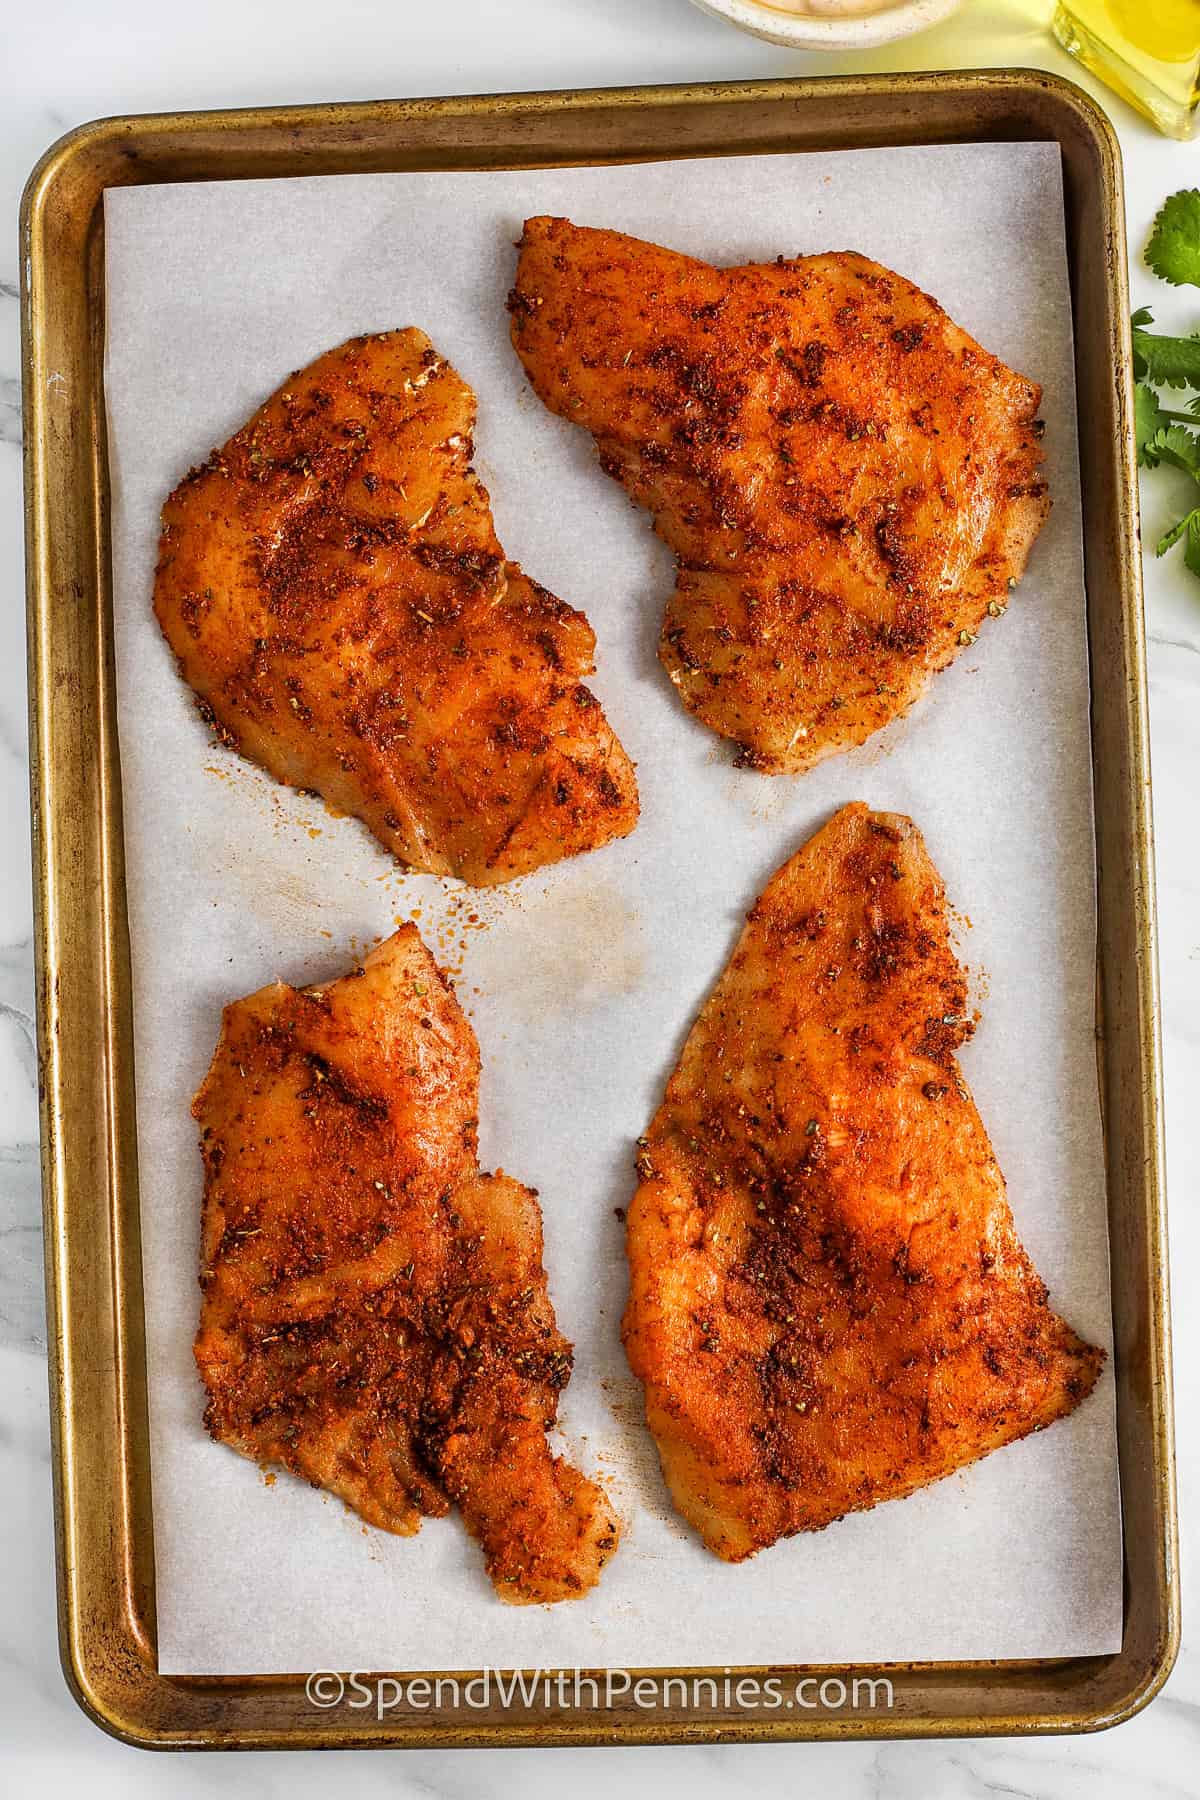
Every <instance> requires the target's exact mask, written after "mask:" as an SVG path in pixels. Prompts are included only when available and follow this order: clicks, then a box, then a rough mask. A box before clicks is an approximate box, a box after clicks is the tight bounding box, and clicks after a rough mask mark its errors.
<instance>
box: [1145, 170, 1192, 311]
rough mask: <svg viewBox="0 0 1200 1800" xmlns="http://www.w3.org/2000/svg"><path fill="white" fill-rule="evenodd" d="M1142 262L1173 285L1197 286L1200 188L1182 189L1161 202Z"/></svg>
mask: <svg viewBox="0 0 1200 1800" xmlns="http://www.w3.org/2000/svg"><path fill="white" fill-rule="evenodd" d="M1146 262H1147V264H1148V266H1149V267H1150V268H1151V269H1153V270H1154V273H1155V274H1156V275H1159V276H1161V277H1162V279H1163V280H1164V281H1169V282H1170V283H1171V284H1172V286H1174V287H1180V286H1182V285H1183V284H1184V283H1187V284H1188V285H1190V286H1191V287H1200V189H1197V188H1184V189H1182V191H1181V192H1180V193H1178V194H1172V195H1171V197H1170V199H1169V200H1166V201H1164V203H1163V206H1162V209H1161V211H1160V212H1159V215H1158V217H1157V219H1155V221H1154V230H1153V231H1152V232H1151V234H1150V242H1149V243H1148V244H1147V245H1146Z"/></svg>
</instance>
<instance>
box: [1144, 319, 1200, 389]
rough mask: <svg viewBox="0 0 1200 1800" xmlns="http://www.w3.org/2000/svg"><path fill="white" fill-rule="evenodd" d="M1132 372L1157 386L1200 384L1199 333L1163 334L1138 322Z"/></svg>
mask: <svg viewBox="0 0 1200 1800" xmlns="http://www.w3.org/2000/svg"><path fill="white" fill-rule="evenodd" d="M1133 372H1134V374H1135V375H1136V376H1137V378H1138V380H1139V381H1150V382H1153V384H1154V386H1155V387H1174V388H1182V387H1194V388H1200V337H1160V336H1159V335H1158V334H1157V333H1156V332H1149V331H1145V330H1143V329H1142V327H1141V326H1139V325H1135V326H1134V328H1133Z"/></svg>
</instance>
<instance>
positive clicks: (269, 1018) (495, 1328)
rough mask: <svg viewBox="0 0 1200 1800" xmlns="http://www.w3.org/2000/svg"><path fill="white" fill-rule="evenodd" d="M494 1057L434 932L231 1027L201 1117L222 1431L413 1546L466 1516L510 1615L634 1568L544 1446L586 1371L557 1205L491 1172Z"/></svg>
mask: <svg viewBox="0 0 1200 1800" xmlns="http://www.w3.org/2000/svg"><path fill="white" fill-rule="evenodd" d="M478 1096H479V1048H478V1045H477V1043H476V1041H475V1034H474V1032H473V1031H472V1030H471V1027H470V1025H469V1024H468V1022H467V1020H466V1018H465V1017H464V1016H463V1013H462V1010H461V1008H460V1007H459V1005H458V1002H457V1000H456V999H455V997H454V993H453V990H452V988H451V987H450V985H449V983H448V982H447V981H446V980H445V979H444V977H443V976H442V974H441V971H440V970H439V969H438V967H437V965H436V963H435V962H434V961H433V958H432V957H431V956H430V954H429V952H428V951H427V950H426V948H425V946H424V944H423V943H422V942H421V939H420V937H419V935H418V933H417V931H416V928H415V927H414V926H412V925H406V926H404V927H402V928H401V930H399V931H398V932H396V933H395V935H394V936H393V937H391V938H389V939H388V940H387V942H386V943H384V944H382V945H380V947H379V948H378V949H377V950H375V951H373V952H372V954H371V955H370V956H368V958H367V960H366V963H365V964H364V966H363V967H362V968H360V969H355V970H354V971H352V973H350V974H349V975H346V976H344V977H343V978H342V979H341V980H340V981H335V982H333V983H331V984H330V985H328V986H324V987H312V988H305V989H303V990H297V989H295V988H291V987H287V986H286V985H285V984H284V983H283V982H276V983H275V984H274V985H273V986H271V987H266V988H263V989H262V990H261V991H260V992H259V993H257V994H251V995H250V996H249V997H248V998H247V999H244V1000H237V1001H235V1002H234V1003H233V1004H232V1005H231V1006H228V1007H226V1009H225V1017H224V1023H223V1027H222V1031H221V1038H220V1042H219V1044H218V1045H217V1050H216V1054H215V1056H214V1058H213V1062H212V1066H211V1068H210V1069H209V1072H208V1074H207V1076H206V1077H205V1080H204V1084H203V1086H202V1087H201V1089H200V1091H199V1093H198V1094H197V1095H196V1099H195V1103H194V1105H193V1109H192V1110H193V1112H194V1113H195V1116H196V1118H197V1120H198V1121H199V1123H200V1128H201V1131H200V1138H201V1149H202V1152H203V1158H204V1172H205V1190H204V1214H203V1242H202V1261H201V1277H200V1285H201V1289H202V1292H203V1306H202V1312H201V1320H200V1328H199V1331H198V1333H197V1336H196V1344H195V1353H196V1362H197V1365H198V1367H199V1370H200V1374H201V1376H202V1378H203V1380H204V1383H205V1385H206V1387H207V1390H208V1409H207V1412H206V1414H205V1423H206V1424H207V1426H208V1429H209V1431H210V1432H211V1433H212V1435H213V1436H214V1437H215V1438H217V1439H219V1440H220V1441H221V1442H223V1443H226V1444H229V1445H230V1446H231V1447H232V1448H233V1449H235V1450H239V1451H241V1453H242V1454H243V1455H244V1456H249V1457H252V1458H253V1459H254V1460H255V1461H256V1462H259V1463H263V1464H268V1463H276V1464H280V1465H282V1466H283V1467H284V1468H285V1469H289V1470H291V1471H292V1472H293V1473H294V1474H296V1475H301V1476H304V1477H305V1478H306V1479H307V1480H309V1481H310V1482H312V1483H313V1484H314V1485H315V1486H317V1487H322V1488H326V1489H328V1491H329V1492H330V1493H332V1494H336V1495H338V1496H340V1498H341V1499H343V1500H344V1501H345V1502H346V1504H347V1505H348V1506H351V1507H353V1508H354V1510H355V1511H356V1512H358V1513H360V1514H361V1515H362V1517H363V1518H364V1519H366V1520H367V1521H368V1522H369V1523H370V1524H372V1525H377V1526H380V1527H381V1528H382V1529H383V1530H385V1531H394V1532H400V1533H402V1534H411V1533H413V1532H415V1531H416V1530H417V1529H418V1528H419V1526H420V1523H421V1519H422V1517H423V1516H425V1515H440V1514H444V1513H446V1512H447V1511H448V1510H449V1508H450V1506H451V1504H452V1503H453V1504H454V1505H455V1506H457V1507H458V1509H459V1510H460V1512H461V1513H462V1516H463V1519H464V1521H465V1523H466V1525H467V1528H468V1530H469V1531H470V1532H471V1534H472V1536H474V1537H475V1538H477V1539H478V1540H479V1543H480V1545H481V1546H482V1549H483V1552H484V1556H485V1557H486V1560H487V1569H488V1573H489V1575H490V1576H491V1578H492V1581H493V1582H494V1583H495V1586H496V1591H497V1593H498V1594H499V1596H500V1597H501V1599H503V1600H507V1601H511V1602H514V1603H524V1602H532V1601H550V1600H562V1599H569V1598H571V1597H573V1596H576V1595H579V1594H581V1593H583V1592H584V1591H585V1590H586V1589H588V1588H590V1587H591V1586H592V1585H593V1584H594V1583H595V1582H596V1580H597V1578H598V1577H599V1574H600V1570H601V1568H602V1567H603V1565H604V1563H605V1561H606V1560H607V1558H608V1557H609V1556H610V1555H611V1553H612V1551H613V1549H614V1548H615V1547H616V1543H617V1536H618V1528H617V1522H616V1515H615V1514H614V1512H613V1511H612V1508H611V1507H610V1506H609V1503H608V1500H607V1499H606V1497H605V1495H604V1494H603V1493H602V1491H601V1490H600V1488H599V1487H597V1485H596V1484H595V1483H594V1482H592V1481H590V1480H589V1479H588V1478H587V1477H586V1476H585V1475H582V1474H581V1473H580V1472H579V1471H578V1470H577V1469H574V1468H572V1467H571V1466H570V1464H568V1463H566V1462H564V1461H562V1460H561V1459H560V1458H558V1457H555V1456H554V1455H552V1453H551V1451H550V1448H549V1445H548V1444H547V1441H546V1432H547V1430H548V1429H549V1428H550V1427H551V1426H552V1425H553V1424H554V1421H555V1416H556V1412H557V1406H558V1396H559V1393H560V1392H561V1390H562V1389H563V1388H564V1387H565V1386H566V1384H567V1382H568V1380H569V1379H570V1374H571V1346H570V1344H569V1343H568V1342H567V1341H566V1339H565V1338H564V1337H563V1336H562V1334H561V1333H560V1332H559V1330H558V1327H557V1325H556V1323H555V1318H554V1308H553V1306H552V1304H551V1301H550V1297H549V1294H548V1292H547V1286H546V1271H545V1269H544V1268H543V1266H542V1221H541V1213H540V1210H539V1207H538V1203H537V1196H536V1194H535V1193H534V1192H533V1190H532V1189H530V1188H527V1187H522V1186H521V1184H520V1183H519V1182H517V1181H514V1180H512V1179H511V1178H510V1177H509V1176H507V1175H503V1174H495V1175H485V1174H483V1173H481V1171H480V1168H479V1163H478V1158H477V1155H476V1122H477V1121H476V1113H477V1110H478Z"/></svg>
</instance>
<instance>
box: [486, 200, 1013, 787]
mask: <svg viewBox="0 0 1200 1800" xmlns="http://www.w3.org/2000/svg"><path fill="white" fill-rule="evenodd" d="M520 248H521V255H520V261H519V263H518V267H517V278H516V286H515V287H514V289H513V292H512V295H511V297H510V301H509V305H510V309H511V312H512V339H513V344H514V346H515V348H516V351H517V354H518V355H519V357H520V358H521V361H522V363H523V364H524V366H525V369H526V372H527V374H528V376H529V379H530V381H531V382H532V384H533V387H534V389H535V391H536V392H537V394H538V395H539V396H540V398H541V399H542V400H543V401H544V402H545V404H546V405H547V406H548V407H549V408H550V409H551V411H552V412H556V413H560V414H561V415H562V417H563V418H565V419H570V420H571V421H572V422H573V423H575V424H577V425H582V426H583V427H584V428H585V429H586V430H588V431H590V432H591V433H592V435H593V437H594V438H595V440H596V446H597V449H598V451H599V455H600V462H601V465H602V467H603V468H604V469H605V470H606V471H607V472H608V474H610V475H612V476H614V477H615V478H616V479H617V480H618V481H620V482H621V483H622V484H623V485H624V487H625V488H626V489H627V491H628V492H629V494H630V495H631V497H632V498H633V499H634V500H635V501H636V502H637V503H638V504H639V505H641V506H644V507H646V508H648V510H649V511H650V512H651V513H652V514H653V515H654V525H655V529H656V531H657V532H658V534H659V536H660V537H661V538H663V539H664V540H665V542H666V543H667V544H668V545H669V546H670V548H671V549H672V550H673V551H674V553H675V557H676V563H677V570H676V584H675V592H674V594H673V595H672V597H671V599H670V601H669V602H668V605H667V611H666V618H665V621H664V624H663V630H662V638H661V642H660V646H659V654H660V656H661V658H662V661H663V663H664V665H665V666H666V669H667V672H668V674H669V675H670V678H671V680H672V681H673V682H674V684H675V686H676V688H677V690H678V692H679V696H680V698H681V700H682V701H683V704H684V705H685V706H686V707H687V709H688V710H689V712H692V713H694V714H695V715H696V717H697V718H699V719H701V720H703V721H704V723H705V724H706V725H708V726H710V727H711V728H712V729H713V730H714V731H716V732H719V733H720V734H721V735H722V736H724V737H727V738H731V739H732V740H733V741H734V743H735V744H736V745H737V746H738V761H739V762H740V763H741V764H743V765H744V766H746V767H749V768H754V769H759V770H762V771H763V772H765V773H769V774H778V773H787V772H796V771H799V770H803V769H807V768H810V767H811V766H812V765H813V764H814V763H817V762H819V761H821V759H822V758H824V757H826V756H830V755H833V754H834V753H835V752H837V751H839V750H845V749H848V748H849V747H850V746H851V745H854V744H861V743H862V742H864V740H865V739H866V738H868V737H870V736H871V734H872V733H873V732H875V731H878V730H879V729H880V727H881V726H883V725H886V724H887V723H888V722H889V721H890V720H891V719H894V718H896V717H898V716H899V715H900V714H902V713H904V712H907V710H908V709H909V707H910V706H911V705H912V704H913V702H914V701H915V700H916V699H917V697H918V695H919V694H920V693H921V691H922V690H923V688H924V687H925V685H926V683H927V682H928V680H929V677H930V675H931V674H932V673H933V672H934V671H935V670H937V669H942V668H944V667H945V666H946V664H947V663H949V662H950V661H951V660H952V659H953V658H954V656H955V655H956V654H957V653H958V651H959V650H960V649H961V648H963V647H965V646H967V645H969V644H971V643H973V642H974V641H975V638H976V635H977V634H978V632H979V630H980V627H981V624H982V622H983V621H984V620H985V619H986V618H987V617H988V615H989V614H991V615H993V616H998V615H999V614H1000V613H1002V612H1003V611H1004V609H1005V607H1006V606H1007V604H1008V599H1009V590H1010V589H1011V588H1012V587H1013V586H1015V584H1016V581H1017V579H1018V577H1019V576H1020V575H1021V573H1022V571H1023V569H1024V566H1025V560H1026V557H1027V555H1028V553H1029V549H1030V546H1031V545H1032V543H1033V540H1034V538H1035V537H1036V536H1037V533H1038V531H1039V529H1040V527H1041V525H1042V522H1043V520H1044V518H1045V516H1046V512H1047V510H1048V502H1047V499H1046V484H1045V482H1044V481H1043V480H1042V478H1041V476H1040V473H1039V465H1040V463H1041V451H1040V448H1039V442H1038V440H1039V437H1040V434H1041V425H1040V422H1039V421H1038V420H1037V418H1036V414H1037V409H1038V403H1039V400H1040V398H1041V389H1040V388H1039V387H1037V386H1036V385H1035V384H1034V383H1033V382H1030V381H1026V380H1024V379H1023V378H1022V377H1021V376H1019V375H1016V374H1014V373H1013V371H1012V370H1011V369H1008V368H1006V367H1005V366H1004V364H1003V363H1002V362H1000V361H999V360H998V359H997V358H996V357H994V356H991V355H989V354H988V352H987V351H986V350H983V349H981V347H980V346H979V345H978V344H977V343H975V342H974V340H973V339H971V338H970V337H968V336H967V334H966V332H965V331H962V330H961V329H960V328H959V327H958V326H957V325H955V324H954V322H953V320H951V319H950V318H948V317H947V315H946V314H945V313H944V312H943V311H942V309H941V307H940V306H938V305H937V303H936V302H935V301H934V300H931V299H930V297H929V296H928V295H927V294H923V293H922V292H921V291H920V289H919V288H916V287H914V286H913V284H912V283H911V282H909V281H906V280H904V278H903V277H902V276H900V275H896V274H893V273H892V271H891V270H889V269H885V268H883V267H882V266H881V265H880V264H879V263H875V262H871V261H870V260H869V259H868V258H867V257H865V256H858V255H855V254H853V253H850V252H842V253H837V254H830V255H825V256H807V257H801V258H798V259H796V260H794V261H786V260H785V259H783V258H782V257H781V258H780V259H779V260H778V261H777V262H774V263H768V264H763V265H747V266H746V267H743V268H733V269H716V268H712V267H710V266H709V264H707V263H703V262H697V261H695V260H694V259H693V258H691V257H688V256H680V255H678V254H676V253H675V252H674V251H672V250H664V249H660V248H659V247H658V246H657V245H655V244H647V243H643V242H641V241H640V240H639V239H637V238H631V237H624V236H622V235H621V234H620V233H619V232H615V231H594V230H588V229H585V228H582V227H579V226H576V225H572V224H571V223H570V222H569V221H568V220H566V219H553V218H534V219H529V220H527V221H526V224H525V231H524V235H523V237H522V239H521V247H520Z"/></svg>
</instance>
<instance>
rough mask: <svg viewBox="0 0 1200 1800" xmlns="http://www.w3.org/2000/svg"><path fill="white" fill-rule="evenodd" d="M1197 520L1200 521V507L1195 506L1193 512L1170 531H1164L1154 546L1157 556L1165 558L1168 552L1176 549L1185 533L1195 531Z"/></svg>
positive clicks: (1184, 516)
mask: <svg viewBox="0 0 1200 1800" xmlns="http://www.w3.org/2000/svg"><path fill="white" fill-rule="evenodd" d="M1197 520H1200V506H1194V507H1193V508H1192V510H1191V512H1189V513H1184V515H1183V517H1182V519H1180V520H1179V522H1178V523H1177V524H1175V525H1172V527H1171V529H1170V531H1164V533H1163V535H1162V536H1161V537H1160V538H1159V540H1158V542H1157V544H1155V546H1154V554H1155V556H1165V555H1166V554H1167V551H1168V550H1171V549H1173V548H1174V547H1175V545H1176V544H1177V543H1178V542H1179V540H1180V538H1181V537H1182V536H1183V534H1184V532H1185V531H1186V532H1188V533H1190V532H1191V531H1192V530H1193V528H1194V526H1195V525H1196V522H1197Z"/></svg>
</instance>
